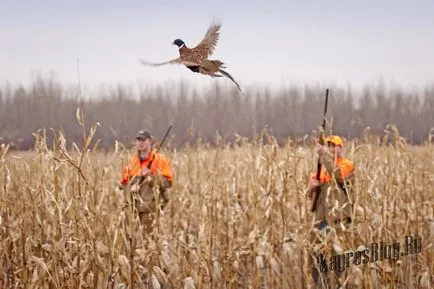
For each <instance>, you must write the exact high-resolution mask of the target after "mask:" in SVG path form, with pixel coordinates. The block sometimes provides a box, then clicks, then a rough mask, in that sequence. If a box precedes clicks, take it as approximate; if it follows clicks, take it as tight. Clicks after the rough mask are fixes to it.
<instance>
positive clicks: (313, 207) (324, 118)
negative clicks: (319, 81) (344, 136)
mask: <svg viewBox="0 0 434 289" xmlns="http://www.w3.org/2000/svg"><path fill="white" fill-rule="evenodd" d="M328 99H329V89H328V88H327V89H326V98H325V105H324V115H323V120H322V130H320V132H319V140H318V142H319V144H320V145H324V139H323V133H324V130H325V125H326V114H327V103H328ZM320 174H321V162H320V160H319V158H318V164H317V168H316V179H317V180H318V181H319V180H320ZM320 192H321V186H318V187H316V188H315V194H314V196H313V200H312V207H311V209H310V210H311V212H315V210H316V205H317V203H318V198H319V194H320Z"/></svg>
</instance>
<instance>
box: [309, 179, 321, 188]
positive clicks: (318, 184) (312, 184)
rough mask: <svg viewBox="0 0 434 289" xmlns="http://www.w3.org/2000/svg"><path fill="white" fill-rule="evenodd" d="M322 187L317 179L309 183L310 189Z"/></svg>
mask: <svg viewBox="0 0 434 289" xmlns="http://www.w3.org/2000/svg"><path fill="white" fill-rule="evenodd" d="M320 185H321V183H320V182H319V181H318V180H317V179H310V182H309V187H310V188H316V187H318V186H320Z"/></svg>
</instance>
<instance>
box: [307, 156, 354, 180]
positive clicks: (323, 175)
mask: <svg viewBox="0 0 434 289" xmlns="http://www.w3.org/2000/svg"><path fill="white" fill-rule="evenodd" d="M335 165H337V166H338V167H339V168H340V171H341V179H345V178H347V177H348V176H349V175H351V174H352V173H353V172H354V164H353V162H352V161H350V160H349V159H345V158H342V157H338V158H337V159H336V162H335ZM312 178H313V179H315V178H316V173H314V174H312ZM331 180H332V176H331V175H330V174H329V172H328V171H327V170H326V169H325V167H324V166H322V167H321V172H320V177H319V181H320V183H327V182H330V181H331Z"/></svg>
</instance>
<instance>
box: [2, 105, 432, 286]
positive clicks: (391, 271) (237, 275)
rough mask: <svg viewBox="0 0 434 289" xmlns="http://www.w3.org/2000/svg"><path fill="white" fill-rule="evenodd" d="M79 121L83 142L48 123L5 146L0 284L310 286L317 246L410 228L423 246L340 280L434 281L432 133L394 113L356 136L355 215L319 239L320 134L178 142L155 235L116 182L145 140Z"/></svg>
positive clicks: (351, 148) (170, 151) (355, 244)
mask: <svg viewBox="0 0 434 289" xmlns="http://www.w3.org/2000/svg"><path fill="white" fill-rule="evenodd" d="M77 120H78V122H79V124H80V126H81V127H82V128H83V140H84V141H83V144H79V143H78V144H76V145H74V146H73V147H72V149H67V147H66V145H65V144H66V142H67V140H66V139H65V136H64V135H63V134H62V132H61V131H58V132H55V135H56V137H55V140H54V141H53V143H51V144H50V143H48V142H47V138H46V134H47V132H46V131H45V130H42V131H40V132H38V133H35V134H34V138H35V145H34V149H33V150H32V151H28V152H20V151H8V148H9V147H8V145H5V144H3V145H2V147H1V154H0V156H1V159H0V161H1V162H0V180H1V181H0V182H1V188H0V198H1V201H0V206H1V207H0V273H1V276H0V280H1V281H0V282H1V283H0V284H1V285H0V288H185V289H192V288H312V278H311V271H312V266H310V265H309V263H308V258H309V256H312V254H313V253H314V252H316V251H317V250H318V249H319V248H322V249H323V250H325V251H327V250H331V249H333V250H334V252H337V253H339V254H345V252H355V251H357V250H361V249H363V248H364V247H366V246H369V244H371V243H380V242H382V243H385V244H393V243H396V242H400V243H401V244H402V243H403V242H404V240H405V237H406V236H414V238H420V240H421V244H420V248H419V250H418V251H417V253H413V254H408V255H407V256H399V257H397V258H390V259H383V260H378V261H374V260H371V261H369V262H367V263H362V264H360V265H354V264H350V265H349V266H348V267H347V268H345V270H343V272H342V275H341V276H340V277H339V278H340V282H341V285H342V288H424V289H429V288H433V286H434V282H433V281H434V280H433V278H434V275H433V274H434V197H433V196H434V189H433V186H434V161H433V160H434V139H433V137H434V136H433V135H430V136H429V138H428V139H427V140H426V141H425V143H424V144H423V145H420V146H412V145H409V144H407V143H406V142H405V140H404V139H403V138H402V137H400V136H399V132H398V130H397V128H396V127H394V126H391V127H389V133H388V134H384V135H380V136H377V135H375V134H372V133H371V132H370V131H369V130H366V131H365V134H364V137H363V139H362V141H359V142H357V143H356V142H352V141H348V142H347V143H346V146H345V150H344V154H345V155H346V156H347V157H348V158H350V159H352V160H354V162H355V164H356V170H357V174H356V185H355V191H354V194H353V196H352V199H353V202H354V216H353V217H354V218H353V219H354V222H353V223H352V225H351V226H350V227H349V228H348V229H346V230H344V231H342V230H341V231H340V233H338V230H335V229H332V230H331V231H330V232H329V233H327V234H324V235H322V236H320V242H316V243H312V242H310V241H309V239H310V237H309V236H310V235H311V234H313V230H314V229H313V227H312V225H313V215H312V213H311V212H310V210H309V209H310V205H311V201H310V200H309V199H308V198H307V197H306V195H305V193H304V190H305V189H306V187H307V184H308V179H309V177H310V174H311V173H312V172H313V171H314V170H315V165H316V155H315V152H314V147H313V146H312V144H310V143H306V145H303V144H296V143H294V142H291V140H288V142H286V143H285V144H283V145H279V144H278V143H277V141H276V138H275V137H274V136H273V135H272V134H270V133H269V132H268V131H266V130H264V131H263V132H262V136H263V138H264V139H266V140H267V141H266V142H265V143H264V142H263V141H255V140H247V139H245V138H242V137H239V138H238V139H237V141H236V142H235V144H231V145H229V144H228V143H226V142H225V141H224V140H223V138H221V137H219V136H216V141H215V144H216V145H213V146H211V145H209V143H207V142H205V141H200V140H199V141H197V143H196V144H195V145H194V146H186V147H184V148H182V149H175V148H170V146H169V147H166V149H165V150H163V152H164V153H165V154H166V155H167V156H169V158H170V160H171V164H172V167H173V171H174V173H175V182H174V185H173V187H172V188H171V191H170V195H171V200H170V202H169V203H168V205H167V206H166V208H165V209H164V210H163V211H158V212H157V213H156V222H155V229H154V231H153V233H152V234H151V235H144V234H143V233H142V231H141V227H140V222H139V220H138V216H137V214H136V213H135V211H134V210H133V209H132V206H131V204H130V203H129V201H128V200H129V196H128V191H121V190H119V189H118V188H117V183H118V182H119V180H120V177H121V169H122V163H125V162H126V161H127V160H128V158H129V156H131V154H132V153H134V148H132V147H125V146H123V145H122V144H120V143H116V145H115V146H114V147H113V148H112V149H111V150H110V151H109V152H101V151H98V150H97V149H95V148H94V147H91V146H90V144H91V143H92V138H93V137H94V135H95V132H96V131H97V130H98V125H94V126H92V128H91V129H90V131H86V130H85V129H84V127H85V126H84V125H83V121H82V120H81V118H80V114H79V113H78V114H77ZM416 236H419V237H416Z"/></svg>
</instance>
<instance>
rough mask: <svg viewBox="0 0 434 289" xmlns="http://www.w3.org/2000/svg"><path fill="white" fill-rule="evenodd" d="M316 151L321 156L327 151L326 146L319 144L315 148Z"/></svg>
mask: <svg viewBox="0 0 434 289" xmlns="http://www.w3.org/2000/svg"><path fill="white" fill-rule="evenodd" d="M315 151H316V153H317V154H318V155H320V156H321V155H322V154H323V153H324V152H325V151H326V148H325V147H324V146H322V145H320V144H319V143H317V144H316V147H315Z"/></svg>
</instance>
